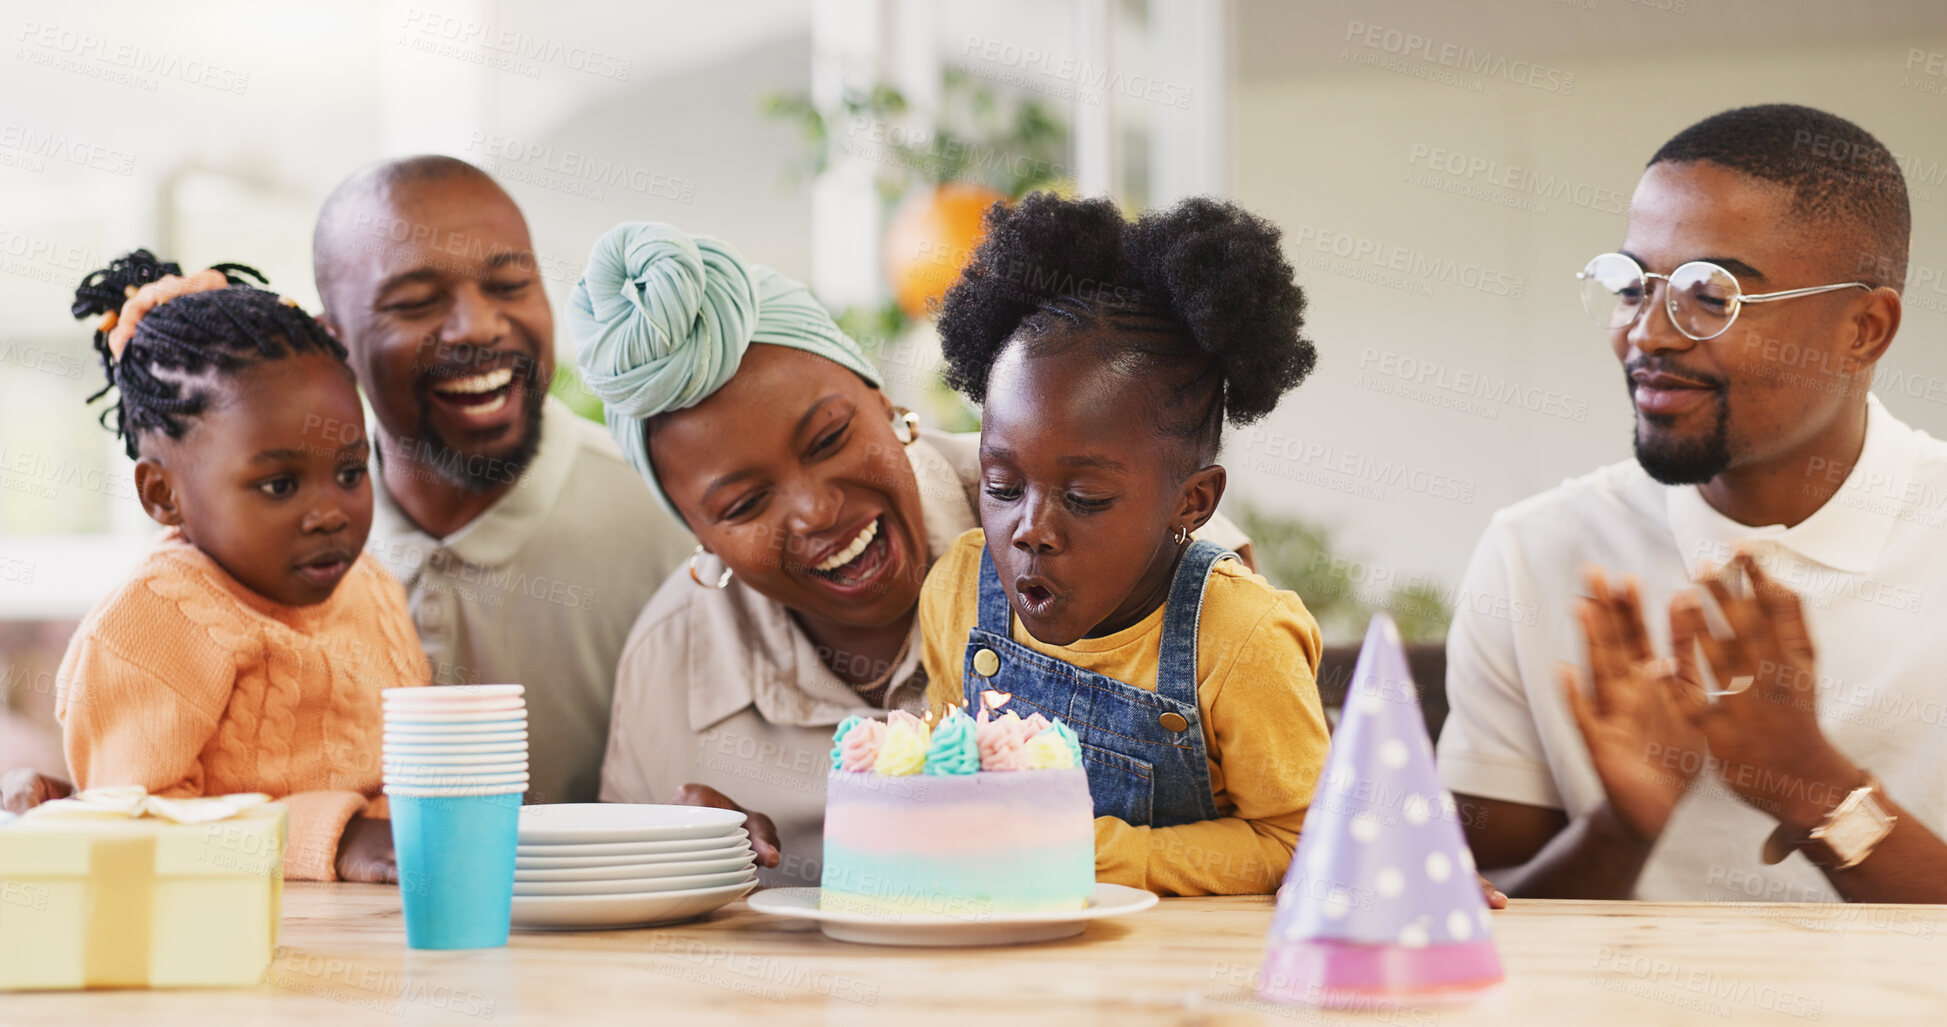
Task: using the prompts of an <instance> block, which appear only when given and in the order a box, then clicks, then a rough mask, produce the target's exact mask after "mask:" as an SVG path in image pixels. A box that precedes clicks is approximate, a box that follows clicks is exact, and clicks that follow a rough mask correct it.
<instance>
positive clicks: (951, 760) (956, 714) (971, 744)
mask: <svg viewBox="0 0 1947 1027" xmlns="http://www.w3.org/2000/svg"><path fill="white" fill-rule="evenodd" d="M979 770H980V744H979V742H978V741H977V740H976V739H975V738H974V722H973V718H972V717H969V716H967V714H966V713H965V712H964V711H962V710H961V709H960V708H959V707H957V706H956V707H953V708H952V709H950V710H948V711H947V715H946V716H945V717H943V718H941V720H940V723H939V726H937V727H935V728H934V729H933V740H932V742H931V743H930V744H929V745H928V746H927V749H926V773H928V774H972V773H976V772H978V771H979Z"/></svg>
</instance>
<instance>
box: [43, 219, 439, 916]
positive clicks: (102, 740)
mask: <svg viewBox="0 0 1947 1027" xmlns="http://www.w3.org/2000/svg"><path fill="white" fill-rule="evenodd" d="M237 273H247V274H250V275H252V276H254V277H256V278H257V279H258V281H262V280H263V278H262V276H260V275H257V274H256V272H254V271H251V270H250V269H248V268H243V267H240V266H237V265H221V266H220V267H219V268H212V269H211V270H208V271H204V272H201V273H199V274H197V275H193V276H190V277H188V278H182V277H179V276H180V274H181V272H180V269H179V268H177V267H176V265H174V264H166V263H162V262H159V261H157V260H156V259H155V258H154V257H153V256H152V255H151V254H149V253H148V251H146V250H137V251H135V252H134V253H131V254H129V255H128V256H127V257H124V258H122V259H120V260H117V261H115V262H114V263H112V264H110V265H109V266H108V267H107V268H105V269H103V270H100V271H96V272H94V273H93V274H90V275H89V276H88V277H87V278H86V279H85V280H84V281H83V282H82V284H81V287H80V289H78V290H77V291H76V293H75V302H74V315H75V316H76V317H86V316H90V315H94V314H105V315H107V316H105V317H104V318H103V319H102V325H101V327H100V329H99V330H97V331H96V333H95V349H96V350H97V351H98V352H99V353H100V355H101V358H102V366H103V367H104V369H105V370H106V371H107V375H108V384H107V386H106V387H104V388H103V389H102V391H101V392H100V393H96V396H95V397H90V398H91V399H93V398H98V397H99V396H101V395H103V394H105V393H106V392H108V390H109V389H114V390H116V391H117V393H118V394H119V403H118V404H117V405H116V406H115V407H113V408H111V409H110V410H109V412H108V413H107V414H104V415H103V421H104V423H106V421H107V418H108V416H109V414H112V415H113V416H114V418H115V424H114V428H115V430H116V431H117V433H118V434H119V435H120V436H121V437H122V438H123V440H124V443H125V445H126V447H127V450H128V455H129V456H130V457H131V458H132V459H134V460H135V461H136V463H135V491H136V496H137V498H138V499H140V500H141V503H142V508H143V510H144V511H146V512H147V513H148V515H149V516H150V517H151V518H153V519H154V520H155V521H156V523H158V524H161V525H163V526H164V527H165V528H166V529H167V530H165V531H164V532H163V533H162V535H161V536H160V537H159V538H158V539H157V541H156V543H155V545H154V547H153V548H152V549H151V550H150V551H149V553H148V554H147V556H146V557H145V558H144V559H143V561H142V563H141V564H140V565H139V566H138V567H137V568H136V569H135V572H134V574H132V575H131V576H130V577H129V579H128V580H127V581H126V582H124V583H123V584H122V585H120V586H119V587H117V588H116V589H115V591H114V592H112V593H110V594H109V596H108V597H107V598H106V599H104V600H102V601H101V603H100V604H99V605H97V606H96V607H95V608H94V610H93V611H91V612H90V613H89V614H88V617H87V619H86V620H84V621H82V623H81V628H80V630H79V631H77V632H76V633H75V637H74V640H73V641H72V642H71V643H69V645H68V651H67V655H66V656H65V657H64V659H63V660H62V663H61V671H60V678H59V682H60V689H61V691H60V695H59V698H58V701H57V703H56V713H57V715H58V716H59V717H60V719H61V723H62V729H63V732H62V733H63V740H64V743H65V747H66V749H67V758H68V766H69V768H70V769H71V770H72V771H73V772H74V776H75V783H76V784H77V785H78V786H80V787H82V788H94V787H100V786H105V785H131V784H134V785H142V786H143V787H145V788H147V789H148V790H149V791H150V792H151V793H154V794H158V795H167V796H192V795H217V794H223V793H227V792H268V793H270V794H271V795H272V796H274V797H276V798H278V799H280V800H281V801H283V802H284V803H286V804H287V805H288V806H289V808H290V837H289V840H288V842H287V844H286V855H285V864H284V873H285V876H287V877H290V878H294V879H304V880H325V881H329V880H334V879H339V878H343V879H349V880H365V881H396V880H397V870H396V868H395V867H394V865H393V859H392V837H391V831H390V825H389V823H388V822H387V821H386V819H385V816H386V809H385V799H384V797H383V796H381V795H380V794H379V784H380V780H381V778H380V769H379V752H380V739H379V735H380V721H381V718H380V702H379V692H380V690H381V689H385V688H394V687H404V686H413V685H423V684H426V683H427V682H428V680H429V679H430V677H431V675H430V671H429V668H428V665H427V663H426V657H425V654H424V653H423V652H422V651H421V650H420V647H419V641H418V638H417V637H416V635H415V633H414V631H413V626H412V620H411V616H410V614H408V612H407V609H406V597H405V592H404V590H403V589H401V588H400V586H399V583H398V582H397V581H396V580H394V579H393V578H392V576H391V575H390V574H388V573H386V571H385V570H384V568H382V567H380V566H379V564H378V563H377V562H376V561H374V559H373V558H372V557H370V556H366V555H364V554H363V549H364V546H365V536H366V533H367V532H368V531H369V530H370V528H371V525H372V486H371V482H370V481H368V480H367V478H366V460H367V456H368V453H369V448H368V444H367V442H366V438H365V428H364V418H363V415H362V412H361V409H360V407H359V401H358V392H357V389H356V386H355V385H354V382H353V379H352V372H351V369H350V368H349V367H348V366H347V365H346V363H345V349H344V347H343V346H342V345H340V344H339V343H338V341H337V340H336V339H334V338H332V337H331V335H330V334H329V333H327V332H326V331H325V330H324V328H323V326H322V325H320V324H319V323H318V322H317V321H315V320H313V319H312V318H311V317H310V316H309V315H307V314H305V313H304V312H303V311H302V310H299V309H298V308H297V307H296V306H295V305H292V304H290V303H289V302H287V301H283V300H280V299H279V298H278V297H277V296H276V295H274V294H272V293H269V292H265V291H263V290H261V289H257V288H254V287H251V286H249V285H247V284H243V283H242V282H241V281H240V280H239V279H238V278H237V277H236V275H237ZM226 286H227V287H226ZM125 301H126V302H125ZM118 321H120V322H121V323H119V324H118V323H117V322H118Z"/></svg>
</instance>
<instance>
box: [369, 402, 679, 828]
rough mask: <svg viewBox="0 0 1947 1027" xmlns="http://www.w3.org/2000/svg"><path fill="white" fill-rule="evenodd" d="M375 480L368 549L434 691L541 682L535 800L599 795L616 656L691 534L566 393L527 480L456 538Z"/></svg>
mask: <svg viewBox="0 0 1947 1027" xmlns="http://www.w3.org/2000/svg"><path fill="white" fill-rule="evenodd" d="M373 478H374V479H375V482H376V487H374V488H373V490H372V496H373V513H372V534H371V539H370V541H369V542H368V543H367V549H369V550H370V551H371V552H372V553H373V554H374V555H376V556H377V557H378V558H379V559H380V560H381V561H383V562H384V563H385V565H386V567H387V568H388V569H390V570H391V571H392V573H393V574H394V575H395V576H396V577H397V578H398V579H399V581H400V582H401V583H403V584H404V585H405V587H406V594H407V598H408V600H409V603H410V605H411V608H412V616H413V623H414V625H415V626H416V627H417V628H418V630H419V641H420V644H421V645H422V646H423V647H424V648H425V650H426V656H427V658H428V659H429V660H430V661H431V662H432V665H433V681H434V683H435V684H443V685H452V684H485V683H513V684H521V685H525V686H527V693H526V694H527V718H528V792H527V801H529V802H547V803H555V802H593V801H595V796H596V791H597V785H598V782H599V780H600V775H601V758H602V745H603V743H604V741H605V740H606V739H607V737H608V716H609V708H610V700H611V698H612V696H613V694H614V687H615V666H616V660H617V659H618V657H619V656H620V655H621V653H622V644H623V642H624V641H625V640H627V638H628V636H629V626H630V625H631V624H633V623H634V622H635V619H636V615H637V614H638V613H639V612H641V610H642V607H643V604H644V603H646V602H647V601H648V600H649V596H650V595H651V594H653V592H654V591H655V589H656V586H657V585H658V584H660V583H661V582H662V581H663V579H665V578H667V577H669V575H670V572H671V571H672V570H674V569H676V568H677V567H679V566H681V564H682V562H683V561H684V560H685V559H686V558H687V557H688V554H689V550H690V548H691V546H692V545H694V540H693V539H691V538H690V536H689V532H688V531H686V530H684V528H683V526H682V525H680V524H678V523H676V521H675V519H674V518H672V517H670V516H669V514H667V513H665V512H664V511H663V509H662V507H661V506H660V505H658V504H657V502H656V500H655V498H654V497H653V496H651V495H650V494H649V487H648V486H647V485H645V484H644V483H643V481H642V479H641V478H640V477H638V476H637V475H636V473H635V471H634V470H633V469H632V468H630V467H629V465H628V464H627V463H626V462H625V461H624V460H623V459H622V454H621V451H620V450H618V449H617V448H616V446H615V442H614V440H613V439H611V438H609V436H608V433H607V432H605V431H604V430H603V429H602V428H601V427H600V426H599V425H596V424H593V423H591V422H589V421H586V420H583V419H582V418H580V417H577V416H576V415H575V413H574V411H572V410H570V409H568V406H567V405H566V404H564V403H562V402H560V401H559V400H556V399H553V398H550V399H548V400H547V401H546V406H545V407H544V408H543V411H542V415H541V445H540V448H539V450H537V451H536V452H535V454H534V459H533V460H532V461H531V462H529V464H528V466H527V469H526V470H525V471H524V472H523V473H522V475H521V478H520V481H519V482H518V483H517V484H516V485H515V486H514V488H513V489H511V490H509V491H508V493H507V495H506V496H504V497H502V498H501V500H500V501H499V502H497V503H495V504H494V505H493V506H491V507H489V508H488V509H487V511H486V512H485V513H482V514H481V515H480V516H479V517H476V518H474V519H473V521H472V522H471V523H469V524H468V525H467V526H466V527H464V528H461V529H460V530H459V531H457V532H455V533H453V534H452V535H450V536H448V537H446V538H443V539H436V538H433V537H432V536H431V535H428V534H426V532H424V531H422V530H421V529H420V528H419V526H418V525H416V524H414V523H413V522H412V521H411V520H410V519H409V518H407V517H406V515H405V513H404V512H403V511H401V510H400V509H399V508H398V506H397V505H396V504H394V503H393V501H392V498H391V497H390V496H389V495H387V494H386V491H385V487H384V483H383V481H382V480H380V479H381V476H380V475H378V474H377V473H376V471H375V473H374V474H373ZM686 580H687V579H686Z"/></svg>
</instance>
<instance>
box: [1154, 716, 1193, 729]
mask: <svg viewBox="0 0 1947 1027" xmlns="http://www.w3.org/2000/svg"><path fill="white" fill-rule="evenodd" d="M1156 723H1158V724H1161V725H1163V730H1165V731H1181V730H1183V729H1184V728H1186V727H1189V726H1190V722H1189V721H1187V720H1184V719H1183V714H1181V713H1165V714H1163V715H1162V716H1160V717H1158V718H1156Z"/></svg>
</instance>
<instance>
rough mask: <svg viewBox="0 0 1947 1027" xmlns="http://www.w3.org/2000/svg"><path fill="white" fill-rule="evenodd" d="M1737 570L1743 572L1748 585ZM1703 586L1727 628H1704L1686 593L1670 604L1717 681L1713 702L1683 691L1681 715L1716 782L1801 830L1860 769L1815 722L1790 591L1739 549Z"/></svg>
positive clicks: (1810, 658) (1808, 641)
mask: <svg viewBox="0 0 1947 1027" xmlns="http://www.w3.org/2000/svg"><path fill="white" fill-rule="evenodd" d="M1739 575H1742V576H1743V577H1745V578H1748V579H1749V581H1750V587H1749V588H1748V589H1746V588H1743V587H1741V586H1740V585H1739V583H1738V582H1737V580H1736V579H1737V578H1738V576H1739ZM1704 587H1705V589H1707V590H1708V591H1709V594H1710V596H1711V599H1712V600H1713V601H1714V602H1715V603H1716V604H1717V608H1718V610H1719V611H1720V612H1721V613H1722V614H1723V617H1724V621H1725V623H1726V624H1727V625H1728V627H1729V629H1730V634H1729V635H1728V636H1726V637H1723V638H1719V637H1717V636H1716V635H1715V634H1713V633H1712V632H1711V630H1710V628H1709V625H1708V623H1707V621H1706V620H1705V616H1704V611H1703V606H1702V604H1701V602H1700V601H1699V598H1698V596H1697V595H1696V594H1695V593H1694V592H1692V593H1687V594H1684V595H1680V596H1678V597H1677V599H1676V600H1674V601H1673V602H1672V603H1671V606H1670V617H1671V623H1672V632H1674V631H1675V630H1676V628H1675V625H1676V624H1678V623H1679V622H1680V623H1682V624H1683V625H1685V630H1686V632H1687V634H1688V635H1689V637H1692V638H1694V639H1696V640H1697V642H1698V643H1699V644H1700V645H1701V646H1702V648H1703V651H1704V657H1705V659H1706V660H1707V661H1708V662H1709V664H1710V669H1711V674H1712V676H1714V677H1715V678H1716V679H1717V681H1718V685H1719V691H1718V692H1716V693H1714V695H1715V696H1716V698H1717V701H1716V702H1710V701H1708V700H1707V699H1706V698H1705V697H1704V696H1702V695H1688V694H1686V695H1684V696H1683V697H1682V698H1681V703H1682V706H1683V709H1684V712H1685V715H1686V716H1687V718H1688V719H1689V720H1690V721H1691V722H1692V723H1694V724H1695V725H1696V726H1697V728H1698V729H1699V730H1700V731H1702V732H1703V734H1704V736H1705V737H1706V738H1707V739H1708V740H1709V744H1710V751H1711V754H1712V756H1713V757H1715V760H1716V764H1717V768H1718V772H1719V774H1720V775H1721V776H1722V777H1723V779H1724V783H1725V785H1727V786H1728V787H1729V788H1730V789H1731V790H1732V791H1734V792H1736V793H1737V794H1738V796H1739V797H1740V798H1742V799H1743V800H1744V801H1745V802H1748V803H1750V804H1751V805H1753V806H1755V807H1757V808H1759V809H1761V810H1763V811H1765V812H1767V813H1770V814H1771V815H1772V816H1775V817H1777V818H1778V819H1780V820H1781V821H1783V822H1785V823H1786V824H1788V825H1792V826H1794V827H1797V828H1799V829H1801V830H1806V829H1809V828H1810V827H1811V826H1812V825H1814V824H1816V823H1818V821H1819V820H1820V819H1821V818H1823V817H1824V816H1825V812H1826V810H1828V809H1830V808H1831V807H1833V806H1834V805H1837V804H1838V802H1839V801H1840V800H1841V799H1843V798H1844V797H1845V795H1846V793H1847V792H1849V791H1851V790H1852V789H1853V788H1855V787H1857V786H1859V785H1861V784H1863V783H1865V779H1866V774H1865V772H1864V771H1862V770H1860V769H1859V768H1858V767H1856V766H1854V765H1853V764H1852V762H1851V761H1850V760H1848V759H1847V758H1846V757H1845V756H1844V755H1843V754H1842V753H1840V752H1839V751H1838V750H1837V749H1835V748H1833V746H1832V743H1831V742H1830V741H1828V740H1827V739H1826V737H1825V733H1824V732H1823V731H1821V730H1820V729H1819V721H1818V673H1817V669H1816V662H1817V661H1816V656H1817V654H1816V653H1815V652H1814V651H1813V647H1812V637H1811V633H1810V632H1809V631H1807V630H1806V627H1805V614H1804V611H1803V610H1802V609H1801V608H1800V606H1799V602H1798V596H1797V595H1795V594H1794V593H1793V592H1792V591H1791V590H1790V589H1787V588H1785V587H1784V586H1782V585H1779V584H1777V583H1776V582H1774V581H1772V580H1771V578H1770V577H1768V576H1767V575H1766V574H1765V573H1764V571H1763V570H1761V569H1760V568H1759V567H1758V564H1757V561H1755V560H1753V559H1752V558H1751V556H1750V555H1749V554H1748V553H1740V554H1739V555H1738V556H1737V558H1736V559H1735V560H1733V561H1732V564H1731V567H1730V568H1729V570H1728V571H1727V572H1726V573H1724V574H1720V575H1717V576H1715V577H1712V578H1710V579H1708V580H1707V581H1705V582H1704Z"/></svg>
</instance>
